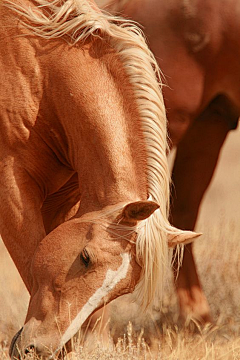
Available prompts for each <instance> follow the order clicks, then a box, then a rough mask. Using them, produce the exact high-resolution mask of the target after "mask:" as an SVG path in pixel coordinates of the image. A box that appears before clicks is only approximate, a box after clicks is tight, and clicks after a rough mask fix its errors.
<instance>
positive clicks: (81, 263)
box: [11, 201, 158, 358]
mask: <svg viewBox="0 0 240 360" xmlns="http://www.w3.org/2000/svg"><path fill="white" fill-rule="evenodd" d="M113 208H114V209H116V206H110V207H107V208H105V209H104V210H102V211H95V212H91V213H88V214H86V215H83V216H81V217H80V218H74V219H71V220H69V221H67V222H65V223H63V224H61V225H60V226H59V227H57V228H56V229H55V230H53V231H52V232H51V233H49V234H48V235H47V236H46V237H45V238H44V239H43V241H42V242H41V243H40V244H39V246H38V247H37V249H36V252H35V254H34V257H33V259H32V267H31V272H32V278H33V287H32V291H31V298H30V303H29V308H28V314H27V317H26V323H25V325H24V327H23V329H22V331H21V334H20V333H19V334H18V335H19V336H18V335H17V336H16V338H15V339H14V343H13V346H12V351H11V352H12V353H11V356H12V358H24V356H25V355H26V354H28V353H29V352H31V351H33V350H34V352H36V354H38V355H41V356H42V357H43V358H49V357H51V356H53V355H55V354H57V353H58V352H59V351H60V350H61V348H62V347H63V346H64V345H65V344H66V343H67V342H68V341H69V340H70V339H71V338H72V337H73V336H74V335H75V334H76V333H77V332H78V330H79V329H80V327H81V325H82V324H83V323H84V322H85V320H86V319H87V318H88V317H89V316H90V315H91V314H92V313H93V312H95V311H96V310H97V309H99V308H101V307H102V306H103V305H104V304H106V303H108V302H110V301H111V300H113V299H114V298H116V297H118V296H120V295H123V294H125V293H128V292H132V291H133V290H134V288H135V286H136V284H137V282H138V280H139V277H140V272H141V266H140V265H139V264H138V261H137V260H136V243H135V242H136V238H137V225H138V223H139V222H141V221H143V220H144V219H146V218H147V217H149V216H150V215H151V214H152V213H153V212H154V211H155V210H156V209H157V208H158V205H157V204H156V203H154V202H149V201H138V202H134V203H130V204H127V205H125V206H123V205H122V204H120V210H118V211H116V210H115V211H113ZM118 209H119V207H118Z"/></svg>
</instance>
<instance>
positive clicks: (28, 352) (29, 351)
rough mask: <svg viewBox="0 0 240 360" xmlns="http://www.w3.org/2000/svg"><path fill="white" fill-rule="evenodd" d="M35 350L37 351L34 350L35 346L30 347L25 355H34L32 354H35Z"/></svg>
mask: <svg viewBox="0 0 240 360" xmlns="http://www.w3.org/2000/svg"><path fill="white" fill-rule="evenodd" d="M34 350H35V348H34V345H29V346H28V347H27V348H26V349H25V352H24V353H25V355H27V354H32V353H34Z"/></svg>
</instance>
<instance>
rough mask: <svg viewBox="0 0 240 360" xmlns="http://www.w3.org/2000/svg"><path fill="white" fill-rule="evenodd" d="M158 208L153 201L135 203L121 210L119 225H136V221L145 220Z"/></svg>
mask: <svg viewBox="0 0 240 360" xmlns="http://www.w3.org/2000/svg"><path fill="white" fill-rule="evenodd" d="M158 208H159V205H158V204H157V203H155V202H154V201H136V202H133V203H130V204H128V205H126V206H125V207H124V208H123V210H122V212H121V214H120V216H119V220H120V222H121V223H132V224H136V223H137V222H138V221H141V220H144V219H147V218H148V217H149V216H150V215H152V213H153V212H154V211H156V210H157V209H158Z"/></svg>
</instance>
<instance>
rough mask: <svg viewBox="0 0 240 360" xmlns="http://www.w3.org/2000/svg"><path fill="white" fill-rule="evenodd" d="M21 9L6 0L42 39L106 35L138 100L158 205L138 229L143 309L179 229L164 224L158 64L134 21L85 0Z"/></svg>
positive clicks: (156, 289)
mask: <svg viewBox="0 0 240 360" xmlns="http://www.w3.org/2000/svg"><path fill="white" fill-rule="evenodd" d="M35 3H37V4H38V6H37V7H35V6H34V7H29V8H25V7H23V6H21V5H18V4H15V3H13V2H11V1H7V4H8V5H7V6H8V7H10V8H11V9H13V10H14V11H15V12H17V13H18V14H19V15H21V16H24V18H25V21H24V26H26V27H27V28H28V29H30V30H31V31H32V32H33V33H34V34H36V35H38V36H40V37H42V38H46V39H52V38H60V37H63V38H65V39H67V41H68V42H69V43H70V44H72V45H74V44H76V43H77V42H79V41H81V42H83V41H85V40H86V39H88V38H89V37H91V36H93V37H94V36H98V37H101V38H104V37H107V39H108V41H109V42H110V44H111V46H112V47H113V48H114V49H115V51H116V53H117V55H118V56H119V57H120V59H121V62H122V64H123V66H124V68H125V70H126V73H127V75H128V76H129V80H130V82H131V84H132V86H133V89H134V94H135V98H136V102H137V104H138V109H139V114H140V119H141V124H142V131H143V134H144V138H145V141H146V150H147V179H148V194H149V199H151V200H152V201H155V202H157V203H158V204H159V205H160V209H159V210H157V211H155V213H154V214H153V215H152V216H150V217H149V218H148V219H146V220H144V221H142V222H141V224H140V225H139V226H138V228H137V233H138V236H137V242H136V254H137V255H136V256H137V261H139V263H140V264H141V266H142V274H141V279H140V281H139V284H138V286H137V289H136V290H137V296H138V299H139V301H140V303H141V304H142V306H143V307H144V308H146V307H147V306H149V305H150V304H151V303H152V301H153V300H154V298H155V297H157V298H158V299H159V298H161V296H162V293H163V291H162V290H163V286H164V279H165V274H166V271H167V270H168V267H169V265H170V261H169V260H170V256H169V250H168V244H167V235H168V234H169V233H176V232H177V230H176V229H175V228H173V227H171V226H170V224H169V222H168V211H169V183H170V176H169V170H168V164H167V157H166V153H167V147H168V145H167V133H166V114H165V107H164V103H163V97H162V92H161V86H162V84H161V80H160V79H161V77H160V70H159V67H158V65H157V62H156V60H155V58H154V56H153V54H152V53H151V51H150V50H149V48H148V46H147V44H146V42H145V39H144V36H143V34H142V32H141V30H140V29H139V28H138V27H137V26H136V25H135V24H134V23H133V22H129V21H126V20H124V19H121V18H119V17H115V16H111V15H109V14H105V13H102V12H100V10H98V9H97V8H94V5H93V4H92V5H91V4H90V3H89V2H88V1H87V0H65V1H60V0H54V1H51V2H49V1H47V0H36V1H35Z"/></svg>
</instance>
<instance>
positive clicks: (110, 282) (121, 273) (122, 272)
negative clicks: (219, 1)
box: [55, 253, 131, 353]
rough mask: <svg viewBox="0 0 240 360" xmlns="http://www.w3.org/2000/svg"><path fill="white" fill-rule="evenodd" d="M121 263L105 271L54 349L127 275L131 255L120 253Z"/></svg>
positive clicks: (65, 339)
mask: <svg viewBox="0 0 240 360" xmlns="http://www.w3.org/2000/svg"><path fill="white" fill-rule="evenodd" d="M121 257H122V264H121V265H120V267H119V268H118V269H117V270H116V271H114V270H111V269H110V270H108V271H107V273H106V277H105V280H104V282H103V284H102V286H101V287H100V288H99V289H98V290H97V291H96V292H95V293H94V294H93V295H92V296H91V297H90V299H89V300H88V302H87V303H86V304H85V305H84V306H83V308H82V309H81V311H80V312H79V313H78V315H77V316H76V317H75V319H74V320H73V321H72V323H71V324H70V326H69V327H68V328H67V330H66V331H65V333H64V334H63V336H62V338H61V343H60V346H59V348H58V349H57V350H56V351H55V353H56V352H57V351H59V350H60V349H61V348H62V347H63V346H64V345H65V344H66V342H68V341H69V340H70V339H71V338H72V337H73V336H74V335H75V334H76V333H77V332H78V330H79V329H80V327H81V326H82V324H83V323H84V321H85V320H86V319H87V318H88V316H89V315H91V314H92V312H93V311H94V310H95V309H96V308H97V307H98V306H99V305H100V304H101V301H102V299H103V298H104V297H105V296H106V295H107V294H108V293H109V292H110V291H111V290H112V289H114V288H115V286H116V285H117V284H118V283H119V281H121V280H122V279H124V278H125V277H126V275H127V272H128V268H129V264H130V260H131V256H130V254H128V253H124V254H121Z"/></svg>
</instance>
